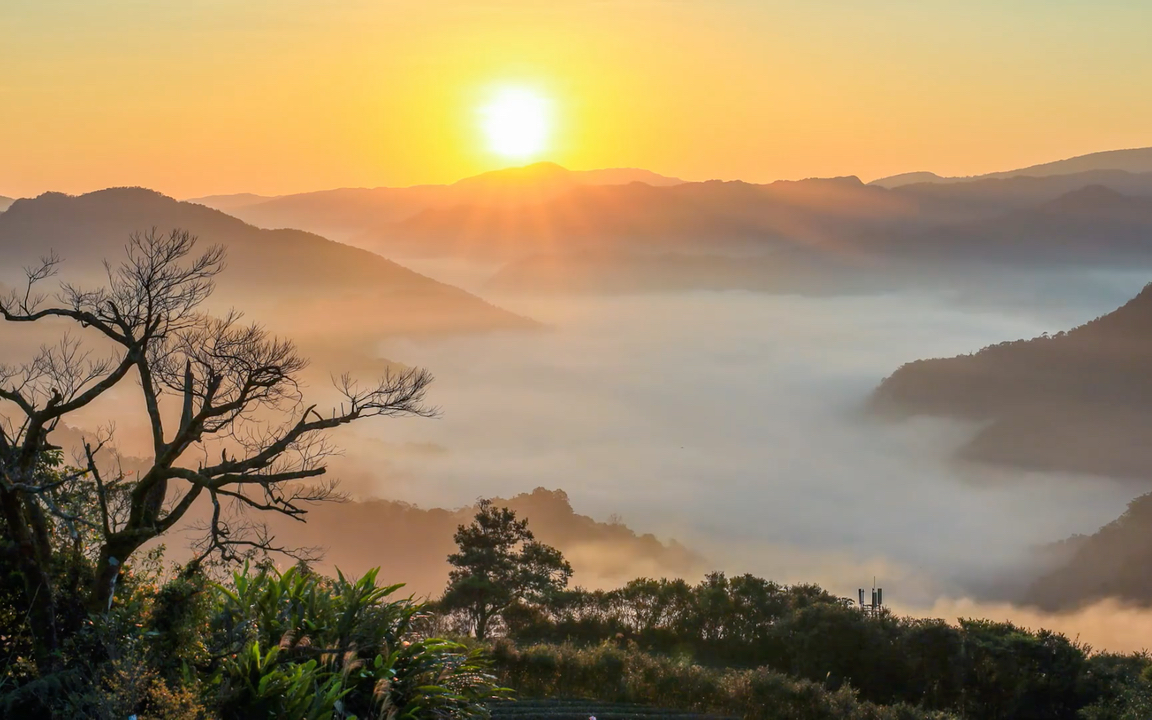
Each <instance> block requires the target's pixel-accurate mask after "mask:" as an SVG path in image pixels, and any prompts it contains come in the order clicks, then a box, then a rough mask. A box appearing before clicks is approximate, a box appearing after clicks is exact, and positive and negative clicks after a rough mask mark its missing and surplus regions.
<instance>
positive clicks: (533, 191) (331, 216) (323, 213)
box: [190, 162, 683, 236]
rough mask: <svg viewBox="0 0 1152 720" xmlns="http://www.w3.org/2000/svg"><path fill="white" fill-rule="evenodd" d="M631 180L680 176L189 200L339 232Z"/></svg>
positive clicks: (652, 181)
mask: <svg viewBox="0 0 1152 720" xmlns="http://www.w3.org/2000/svg"><path fill="white" fill-rule="evenodd" d="M637 182H639V183H644V184H647V185H652V186H654V187H668V186H672V185H678V184H680V183H682V182H683V181H682V180H680V179H679V178H672V177H666V176H664V175H659V174H657V173H654V172H652V171H650V170H641V169H636V168H610V169H604V170H568V169H566V168H564V167H561V166H560V165H557V164H556V163H550V162H540V163H535V164H533V165H526V166H523V167H514V168H505V169H502V170H493V171H491V172H486V173H482V174H480V175H475V176H472V177H468V178H464V179H462V180H458V181H457V182H455V183H452V184H450V185H413V186H409V187H395V188H393V187H378V188H338V189H335V190H320V191H315V192H307V193H298V194H293V195H282V196H279V197H275V198H264V199H259V200H255V201H253V202H247V201H246V200H247V197H246V196H244V195H215V196H208V197H204V198H197V199H195V200H191V201H190V202H199V203H201V204H204V205H208V206H209V207H214V208H217V209H220V210H226V211H228V212H230V213H232V214H235V215H236V216H237V217H239V218H241V219H243V220H245V221H247V222H251V223H253V224H255V225H258V226H260V227H295V228H299V229H303V230H311V231H313V232H318V233H321V234H335V235H337V236H343V235H345V234H347V233H350V232H354V231H363V230H364V229H365V228H366V227H370V226H372V225H378V224H379V223H381V222H395V221H401V220H404V219H406V218H409V217H412V216H414V215H416V214H417V213H419V212H421V211H423V210H426V209H428V208H442V207H452V206H455V205H509V204H512V205H522V204H531V203H536V202H543V201H546V200H548V199H551V198H552V197H555V196H556V195H558V194H560V193H563V192H566V191H568V190H571V189H573V188H576V187H582V186H588V185H628V184H631V183H637ZM254 197H257V198H258V197H260V196H254Z"/></svg>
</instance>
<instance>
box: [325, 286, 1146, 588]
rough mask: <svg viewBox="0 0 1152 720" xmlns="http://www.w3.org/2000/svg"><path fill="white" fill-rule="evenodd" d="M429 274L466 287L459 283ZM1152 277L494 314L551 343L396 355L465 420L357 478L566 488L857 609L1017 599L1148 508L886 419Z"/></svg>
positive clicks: (739, 564) (390, 352)
mask: <svg viewBox="0 0 1152 720" xmlns="http://www.w3.org/2000/svg"><path fill="white" fill-rule="evenodd" d="M415 267H416V269H418V270H421V271H423V272H425V273H428V274H433V275H434V276H435V273H436V272H437V271H439V272H441V273H442V274H444V275H445V276H444V277H438V278H437V279H443V280H445V281H450V282H456V283H462V277H463V276H462V275H461V273H460V271H461V268H460V267H459V266H457V267H455V268H450V269H447V270H446V269H445V268H444V267H443V266H428V267H420V266H419V265H417V266H415ZM449 272H454V273H455V274H454V275H452V276H451V277H448V276H447V274H448V273H449ZM479 274H480V273H477V275H479ZM1144 282H1145V279H1144V278H1143V277H1142V276H1141V275H1140V274H1138V273H1130V274H1125V273H1098V274H1091V273H1089V274H1083V275H1080V276H1078V279H1077V280H1076V281H1075V284H1074V285H1073V284H1070V283H1069V278H1068V277H1063V276H1060V275H1056V274H1051V275H1031V276H1020V277H1017V278H1014V281H1013V282H1011V283H1001V284H998V285H997V286H996V287H998V288H999V290H995V288H993V287H992V286H990V285H987V286H985V287H983V288H979V290H980V291H979V292H976V291H971V292H969V291H963V290H957V289H952V290H947V291H944V290H942V291H940V292H936V293H929V292H922V293H912V292H907V293H899V294H880V295H866V296H841V297H822V298H811V297H802V296H773V295H766V294H756V293H744V292H729V293H707V292H696V293H684V294H675V295H631V296H616V297H602V296H600V297H598V296H585V297H564V298H557V297H552V298H547V299H543V298H533V297H526V296H508V297H499V298H491V299H493V300H495V301H497V302H498V304H500V305H501V306H502V307H505V308H508V309H510V310H512V311H514V312H517V313H520V314H523V315H527V316H530V317H533V318H534V319H537V320H540V321H542V322H543V323H544V324H545V325H546V328H547V329H545V330H543V331H541V332H532V333H519V332H517V333H495V334H488V335H484V336H476V337H468V338H460V337H457V338H449V339H443V340H436V341H428V340H425V341H413V340H407V341H405V340H396V339H387V340H383V341H381V343H380V345H379V351H380V353H381V355H383V356H386V357H389V358H403V359H404V360H405V362H409V363H414V364H420V365H423V366H426V367H428V368H429V369H431V370H432V371H433V372H434V373H435V375H436V377H437V381H436V383H435V385H434V388H433V391H432V393H431V396H430V399H431V400H432V402H434V403H436V404H437V405H439V406H441V407H442V408H443V415H442V417H440V418H439V419H437V420H433V421H424V420H419V419H411V420H409V419H405V420H400V421H397V422H394V423H389V424H388V425H387V426H379V427H377V426H371V427H364V428H359V429H358V433H357V435H356V437H355V438H354V439H353V438H351V437H350V438H348V439H346V440H344V442H345V444H346V445H347V446H348V447H349V448H355V452H352V451H349V452H348V454H347V457H346V458H345V461H344V462H345V463H347V464H348V466H349V467H350V468H352V472H351V473H350V475H351V476H354V477H355V478H357V480H356V481H355V484H354V487H355V490H356V492H357V493H359V494H361V495H365V496H378V497H388V498H397V499H402V500H404V501H408V502H413V503H416V504H418V505H421V506H441V507H443V506H446V507H455V506H459V505H463V504H468V503H471V502H472V501H474V500H475V499H476V498H477V497H480V496H492V495H498V496H502V497H508V496H510V495H512V494H515V493H519V492H525V491H527V490H530V489H531V488H533V487H536V486H544V487H548V488H562V489H564V490H565V491H566V492H567V493H568V496H569V497H570V499H571V501H572V505H573V507H574V508H575V509H576V510H577V511H578V512H581V513H587V514H589V515H592V516H593V517H596V518H601V519H603V518H608V517H611V516H619V517H621V518H622V519H623V521H624V522H626V523H627V525H628V526H629V527H630V528H632V529H634V530H637V531H638V532H652V533H655V534H657V535H658V536H660V537H663V538H675V539H676V540H679V541H681V542H683V543H685V544H686V545H687V546H689V547H690V548H692V549H693V550H695V551H697V552H699V553H701V554H702V555H703V556H704V557H705V558H706V560H707V562H708V564H709V567H713V568H717V569H724V570H726V571H729V572H752V573H755V574H758V575H761V576H764V577H770V578H773V579H776V580H779V581H787V582H817V583H820V584H822V585H824V586H826V587H828V588H829V589H831V590H832V591H834V592H837V593H841V594H843V595H845V596H851V595H854V594H855V589H856V588H857V587H860V586H864V585H867V584H868V583H870V582H871V581H872V578H873V576H875V577H876V579H877V582H879V583H880V584H882V585H883V586H884V587H885V588H886V591H887V593H888V595H887V597H889V598H890V599H891V601H892V602H896V603H898V604H899V605H900V606H901V607H906V608H912V609H914V608H920V609H928V608H931V607H932V606H933V605H935V604H936V603H938V602H940V601H941V599H953V598H977V599H987V600H1002V599H1005V598H1007V597H1010V596H1011V594H1012V592H1013V591H1014V590H1016V589H1018V585H1019V584H1020V583H1022V582H1026V580H1027V578H1026V577H1025V576H1026V575H1027V573H1028V572H1034V571H1035V564H1036V560H1035V558H1034V557H1033V550H1034V549H1036V548H1037V547H1039V546H1042V545H1045V544H1047V543H1050V542H1053V541H1056V540H1059V539H1062V538H1064V537H1067V536H1069V535H1072V534H1075V533H1091V532H1093V531H1095V530H1096V529H1097V528H1099V527H1100V526H1101V525H1103V524H1104V523H1106V522H1108V521H1109V520H1111V519H1113V518H1115V517H1116V516H1117V515H1119V514H1120V513H1121V512H1122V511H1123V509H1124V507H1125V505H1126V503H1127V502H1128V501H1129V500H1131V499H1132V498H1133V497H1135V496H1137V495H1139V494H1141V493H1142V492H1144V490H1145V489H1144V488H1142V487H1139V486H1136V485H1133V484H1131V483H1123V482H1118V481H1114V480H1109V479H1106V478H1099V477H1077V476H1072V475H1066V474H1049V473H1034V472H1023V471H1015V470H1010V469H1004V468H994V467H989V466H982V465H974V464H970V463H961V462H958V461H956V460H955V459H954V458H953V457H952V455H953V453H954V451H955V450H956V449H957V448H959V447H960V446H961V445H963V444H964V443H965V442H966V441H967V440H968V439H970V438H971V437H972V435H973V434H974V433H975V432H976V429H977V428H976V427H975V426H973V425H971V424H967V423H962V422H957V421H950V420H941V419H930V418H916V419H913V420H911V421H907V422H900V423H882V422H878V421H876V420H874V419H871V418H866V417H864V415H863V413H862V406H863V403H864V401H865V400H866V399H867V397H868V395H869V394H870V393H871V392H872V391H873V390H874V389H875V387H876V386H877V384H878V383H879V381H880V380H881V379H882V378H884V377H885V376H886V375H888V374H890V373H891V372H892V371H894V370H895V369H896V368H897V367H899V366H900V365H901V364H903V363H904V362H907V361H910V360H913V359H917V358H925V357H940V356H948V355H955V354H962V353H967V352H971V351H973V350H975V349H978V348H981V347H984V346H986V345H989V344H993V343H997V342H1001V341H1005V340H1011V339H1017V338H1021V337H1033V336H1036V335H1040V334H1042V333H1046V332H1049V333H1055V332H1057V331H1059V330H1061V329H1066V328H1068V327H1072V326H1074V325H1078V324H1080V323H1083V322H1085V321H1087V320H1089V319H1092V318H1094V317H1096V316H1098V315H1101V314H1103V313H1105V312H1108V311H1109V310H1111V309H1113V308H1115V307H1116V306H1117V305H1118V304H1120V303H1122V302H1123V301H1124V300H1125V299H1126V298H1129V297H1131V296H1132V294H1134V293H1135V292H1136V291H1138V290H1139V289H1140V287H1142V286H1143V284H1144ZM1057 296H1058V297H1060V298H1061V299H1062V300H1061V301H1059V302H1054V301H1051V300H1050V298H1054V297H1057ZM377 433H379V435H377ZM385 437H386V438H387V442H386V443H385V442H384V441H383V438H385ZM1022 568H1028V570H1026V571H1025V570H1022ZM1022 572H1023V573H1024V574H1023V575H1022ZM580 579H581V578H580V577H577V581H580Z"/></svg>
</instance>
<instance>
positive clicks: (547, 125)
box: [480, 87, 552, 160]
mask: <svg viewBox="0 0 1152 720" xmlns="http://www.w3.org/2000/svg"><path fill="white" fill-rule="evenodd" d="M551 120H552V118H551V103H550V102H549V101H548V100H547V99H546V98H544V97H542V96H540V95H539V94H538V93H536V92H534V91H532V90H530V89H528V88H523V87H509V88H504V89H502V90H500V91H498V92H497V93H496V94H495V95H494V96H493V97H492V99H491V100H490V101H489V103H488V104H487V105H485V106H484V107H483V108H482V109H481V110H480V126H481V128H482V129H483V131H484V136H485V138H486V139H487V141H488V149H489V150H491V151H492V152H494V153H496V154H497V155H501V156H503V157H506V158H513V159H517V160H525V159H528V158H530V157H532V156H535V155H538V154H539V153H540V152H542V151H543V150H544V149H545V148H546V147H547V144H548V137H549V134H550V131H551Z"/></svg>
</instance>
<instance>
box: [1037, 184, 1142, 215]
mask: <svg viewBox="0 0 1152 720" xmlns="http://www.w3.org/2000/svg"><path fill="white" fill-rule="evenodd" d="M1130 199H1131V198H1129V197H1128V196H1127V195H1124V194H1123V193H1120V192H1117V191H1116V190H1113V189H1112V188H1110V187H1107V186H1105V185H1086V186H1085V187H1082V188H1079V189H1077V190H1073V191H1071V192H1067V193H1064V194H1063V195H1061V196H1060V197H1058V198H1056V199H1055V200H1053V201H1051V202H1049V203H1047V204H1046V205H1045V207H1046V208H1048V209H1049V210H1057V211H1061V212H1083V211H1086V210H1087V211H1094V210H1103V209H1108V208H1114V207H1118V206H1123V205H1126V204H1127V203H1128V201H1129V200H1130Z"/></svg>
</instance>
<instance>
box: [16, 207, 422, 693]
mask: <svg viewBox="0 0 1152 720" xmlns="http://www.w3.org/2000/svg"><path fill="white" fill-rule="evenodd" d="M59 264H60V260H59V258H57V257H56V256H54V255H49V256H47V257H46V258H44V259H43V260H42V262H41V263H40V264H39V265H38V266H36V267H31V268H28V269H27V282H26V283H25V286H24V287H23V288H21V289H20V290H15V291H13V292H11V293H10V294H8V295H7V296H5V297H0V319H3V320H4V321H5V322H6V323H10V324H11V326H12V327H19V326H24V327H27V326H29V325H34V324H36V323H41V324H51V323H55V325H51V327H58V326H63V327H64V328H65V329H64V330H63V331H62V335H61V340H60V341H59V342H58V343H57V344H46V345H43V346H41V348H40V350H39V351H38V352H36V353H35V354H34V355H33V356H32V357H31V358H29V359H28V360H27V361H26V362H24V363H21V364H11V365H0V518H2V520H0V576H3V578H4V579H3V580H2V581H0V584H2V585H3V588H0V593H2V594H4V595H9V596H12V595H15V596H16V597H15V598H14V599H15V600H16V602H15V605H16V606H17V607H18V608H26V609H27V612H26V613H25V617H26V625H27V628H28V630H29V633H30V637H31V639H32V654H33V656H34V657H35V660H36V666H37V669H38V671H39V672H40V673H41V674H44V673H49V672H55V671H57V670H60V669H61V666H62V665H61V653H60V649H61V647H62V645H63V643H64V640H66V637H64V635H66V634H67V630H68V629H67V628H66V627H62V621H61V614H62V612H63V611H64V608H62V603H65V604H69V605H73V604H76V603H75V601H76V600H77V599H79V600H81V605H82V606H84V607H85V608H86V610H87V611H88V612H92V613H103V612H107V611H108V609H109V608H110V607H111V605H112V602H113V599H114V595H115V594H116V592H117V589H116V587H117V580H118V579H119V578H120V576H121V574H122V573H123V571H124V567H125V564H126V563H127V562H128V561H129V560H130V558H131V557H132V556H133V555H134V554H135V553H136V552H137V551H138V550H139V549H140V548H141V547H142V546H144V545H145V544H147V543H149V542H150V541H153V540H155V539H156V538H158V537H161V536H163V535H165V534H166V533H168V532H169V531H171V530H172V529H173V528H174V527H176V525H177V524H178V523H180V522H181V520H182V519H184V518H185V517H186V516H187V514H188V512H189V510H190V508H192V506H193V504H194V503H196V502H201V503H205V504H208V505H209V506H210V508H211V510H212V515H211V518H210V520H209V522H208V523H207V527H206V532H205V534H204V537H203V538H202V539H201V541H200V542H199V544H198V546H197V547H198V549H199V551H200V554H199V555H198V557H197V562H199V561H200V560H202V559H204V558H206V557H207V556H208V554H209V553H220V554H222V555H223V556H224V557H225V558H232V559H236V558H239V557H241V556H243V555H245V554H247V553H249V552H252V551H260V550H263V551H267V550H274V549H277V548H276V547H275V546H274V545H272V544H271V539H270V538H269V537H268V536H267V534H266V533H265V532H262V531H261V530H262V524H256V527H255V528H254V529H255V532H244V530H245V528H247V527H249V526H251V525H252V523H249V522H248V521H246V520H244V519H243V518H238V517H235V515H234V514H233V517H231V518H230V517H228V514H229V512H232V511H228V512H225V511H224V509H223V506H225V505H227V506H230V507H232V508H237V510H236V511H235V512H240V513H243V512H247V511H252V512H255V513H257V514H259V513H264V512H277V513H282V514H285V515H288V516H290V517H294V518H297V519H302V517H303V515H304V514H305V513H306V511H307V508H306V506H307V505H308V504H309V503H311V502H313V501H321V500H326V499H331V498H332V497H333V490H334V486H333V483H331V482H326V481H323V480H321V479H320V478H321V476H323V475H324V474H325V472H326V468H325V462H326V460H327V458H328V457H329V456H330V455H331V453H332V450H331V447H330V446H329V445H328V444H327V441H326V440H325V433H326V432H327V431H329V430H332V429H335V428H337V427H340V426H342V425H346V424H348V423H351V422H353V421H356V420H359V419H362V418H367V417H374V416H398V415H413V414H415V415H426V414H429V412H430V411H429V410H428V409H426V408H425V407H424V406H423V405H422V399H423V397H424V393H425V389H426V388H427V386H428V384H429V382H431V376H430V375H429V374H428V373H427V372H426V371H424V370H422V369H412V370H408V371H404V372H402V373H399V374H391V375H386V376H385V377H384V378H383V379H382V380H381V381H380V382H379V383H374V384H370V385H364V386H360V385H357V384H356V383H355V382H353V381H352V379H351V378H349V377H347V376H344V377H343V378H341V379H340V380H339V381H337V383H336V385H337V388H336V389H337V391H338V392H339V393H340V395H341V396H342V397H341V404H340V407H339V409H338V410H335V409H334V410H332V411H331V412H328V413H322V412H321V410H320V409H319V408H318V407H317V406H316V405H314V404H311V403H308V402H306V401H305V400H304V398H303V397H302V394H301V391H300V387H301V383H300V381H299V373H300V372H301V371H302V370H303V369H304V367H305V365H306V361H305V360H304V359H303V358H302V357H300V355H299V354H298V353H297V352H296V348H295V347H294V346H293V344H292V343H291V342H288V341H286V340H282V339H279V338H275V337H273V336H271V335H269V334H268V333H267V332H266V331H265V330H264V329H262V328H261V327H260V326H258V325H246V324H244V323H242V322H241V318H240V315H239V314H237V313H235V312H232V313H229V314H227V315H226V316H224V317H223V318H217V317H212V316H210V315H207V314H206V313H205V312H204V309H203V304H204V302H205V301H206V300H207V299H208V297H209V296H210V295H211V294H212V291H213V288H214V286H215V285H214V283H215V276H216V275H217V274H218V273H219V272H220V271H221V270H223V268H224V250H223V248H221V247H219V246H213V247H210V248H208V249H207V250H205V251H204V252H203V253H198V252H197V251H196V238H195V237H193V236H192V235H189V234H188V233H187V232H183V231H179V230H174V231H172V232H171V233H169V234H160V233H157V232H155V231H152V232H149V233H146V234H143V235H134V236H132V238H131V239H130V240H129V242H128V244H127V246H126V248H125V258H124V260H123V261H122V262H121V263H120V264H119V265H112V264H107V265H106V280H105V282H104V283H103V285H102V286H97V287H91V288H80V287H78V286H75V285H71V284H68V283H64V284H62V285H61V286H60V287H59V289H58V291H57V292H56V293H55V294H51V293H49V292H47V291H45V290H43V289H42V285H43V284H44V283H45V282H47V281H48V280H49V279H50V278H52V277H53V276H54V275H56V272H57V269H58V265H59ZM113 390H117V391H119V392H121V393H122V394H123V395H124V396H125V397H131V396H133V395H135V396H137V397H139V399H140V400H141V401H142V402H141V407H142V411H141V415H142V417H143V418H144V419H145V420H146V427H148V428H149V430H150V440H151V446H152V447H151V453H150V457H148V458H146V459H145V461H144V465H143V467H142V468H140V469H139V471H138V472H135V473H123V472H114V473H113V472H109V470H110V468H109V467H108V464H107V463H103V464H102V463H100V462H99V460H98V458H99V457H100V456H101V451H102V448H103V447H104V444H105V443H106V442H107V441H108V440H110V437H109V436H110V430H109V431H105V432H101V433H98V437H96V438H95V439H90V440H88V441H87V442H86V443H85V447H83V448H80V451H81V454H82V457H83V460H82V461H81V462H80V467H79V468H66V467H63V466H62V464H61V463H60V455H59V452H58V451H59V450H60V449H61V448H58V447H56V446H54V445H52V444H51V442H50V437H51V436H52V433H53V431H55V430H56V429H58V428H60V427H61V426H62V425H64V424H67V423H68V422H69V421H70V420H71V419H72V418H73V417H75V416H76V415H77V414H80V413H83V412H85V411H88V410H90V406H91V405H92V404H93V403H94V402H96V401H97V400H99V399H100V398H102V397H105V396H107V395H108V394H109V393H110V392H112V391H113ZM217 457H219V461H216V460H214V458H217ZM210 458H213V459H211V460H210ZM81 555H83V556H84V557H87V558H90V559H92V560H94V563H93V565H92V567H91V568H90V572H86V573H85V576H84V577H82V578H81V577H79V576H78V575H75V574H73V573H69V572H64V571H62V570H61V567H62V566H63V565H64V564H65V561H66V560H67V559H68V558H75V557H78V556H81ZM72 566H73V567H76V563H72ZM62 579H66V581H67V583H68V584H67V585H62V584H61V581H62Z"/></svg>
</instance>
